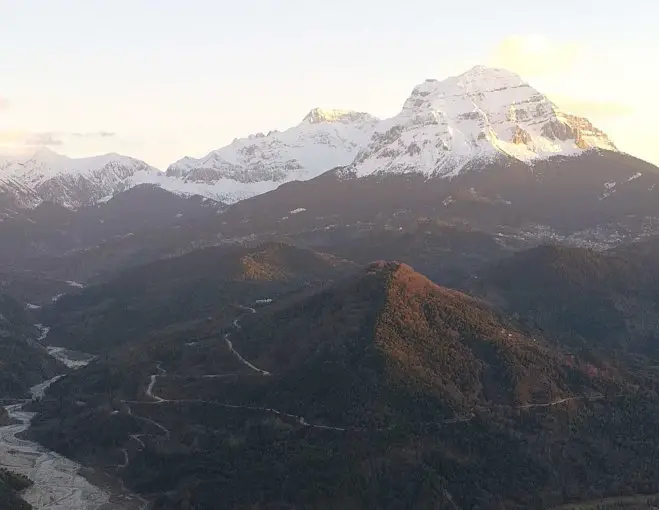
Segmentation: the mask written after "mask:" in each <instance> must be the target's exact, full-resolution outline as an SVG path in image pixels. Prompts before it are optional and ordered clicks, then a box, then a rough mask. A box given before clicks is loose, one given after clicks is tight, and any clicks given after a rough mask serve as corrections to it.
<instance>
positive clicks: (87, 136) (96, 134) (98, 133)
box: [71, 131, 117, 138]
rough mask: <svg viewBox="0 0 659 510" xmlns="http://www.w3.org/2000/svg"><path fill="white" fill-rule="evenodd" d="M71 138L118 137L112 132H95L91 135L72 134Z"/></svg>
mask: <svg viewBox="0 0 659 510" xmlns="http://www.w3.org/2000/svg"><path fill="white" fill-rule="evenodd" d="M71 136H74V137H76V138H111V137H113V136H117V133H113V132H112V131H94V132H91V133H71Z"/></svg>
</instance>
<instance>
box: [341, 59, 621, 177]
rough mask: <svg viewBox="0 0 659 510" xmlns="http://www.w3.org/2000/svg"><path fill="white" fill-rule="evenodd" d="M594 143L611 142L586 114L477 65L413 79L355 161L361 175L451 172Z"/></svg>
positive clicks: (606, 144)
mask: <svg viewBox="0 0 659 510" xmlns="http://www.w3.org/2000/svg"><path fill="white" fill-rule="evenodd" d="M593 148H597V149H606V150H616V148H615V146H614V145H613V143H612V142H611V141H610V140H609V139H608V137H607V136H606V135H605V134H604V133H603V132H601V131H599V130H598V129H596V128H594V127H593V126H592V125H591V124H590V122H588V121H587V120H586V119H583V118H580V117H576V116H573V115H568V114H565V113H563V112H561V111H560V110H559V109H558V107H557V106H556V105H555V104H553V103H552V102H551V101H550V100H549V99H548V98H547V97H546V96H545V95H543V94H541V93H540V92H538V91H537V90H536V89H534V88H533V87H531V86H530V85H529V84H528V83H526V82H525V81H524V80H522V79H521V78H520V77H519V76H518V75H516V74H515V73H512V72H510V71H507V70H505V69H493V68H487V67H484V66H477V67H474V68H472V69H470V70H469V71H467V72H466V73H463V74H461V75H459V76H455V77H451V78H448V79H446V80H443V81H437V80H426V81H425V82H424V83H422V84H420V85H418V86H416V87H415V88H414V89H413V91H412V94H411V95H410V97H409V98H408V99H407V101H405V103H404V105H403V108H402V110H401V112H400V113H399V114H398V115H397V116H395V117H393V118H391V119H388V120H385V121H383V122H382V123H380V124H379V125H378V127H377V129H376V132H375V133H374V135H373V138H372V140H371V141H370V143H369V144H368V146H367V147H366V148H365V149H364V150H363V151H361V152H360V154H359V155H358V156H357V157H356V159H355V161H354V163H353V168H354V170H355V171H356V172H357V174H358V175H368V174H371V173H382V172H384V173H387V172H392V173H405V172H421V173H424V174H427V175H433V176H452V175H456V173H458V172H459V171H460V170H461V169H462V168H463V167H464V166H465V165H466V164H467V163H468V162H470V161H473V160H477V159H482V160H484V159H493V158H497V157H501V156H508V157H512V158H515V159H519V160H522V161H525V162H532V161H533V160H536V159H539V158H546V157H551V156H556V155H576V154H580V153H582V152H583V151H584V150H588V149H593Z"/></svg>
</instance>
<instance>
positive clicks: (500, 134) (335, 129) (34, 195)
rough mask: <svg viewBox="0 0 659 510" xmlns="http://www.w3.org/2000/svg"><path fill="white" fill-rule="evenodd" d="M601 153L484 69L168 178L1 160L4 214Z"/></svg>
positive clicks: (314, 114) (149, 172) (274, 136)
mask: <svg viewBox="0 0 659 510" xmlns="http://www.w3.org/2000/svg"><path fill="white" fill-rule="evenodd" d="M593 150H600V151H613V152H615V151H616V147H615V145H614V144H613V142H611V140H609V138H608V137H607V136H606V134H605V133H603V132H602V131H600V130H599V129H597V128H596V127H594V126H592V125H591V123H590V122H589V121H588V120H587V119H584V118H580V117H576V116H574V115H570V114H568V113H566V112H562V111H560V110H559V109H558V108H557V107H556V105H554V104H553V103H552V102H551V101H550V100H549V99H548V98H547V97H546V96H544V95H543V94H542V93H540V92H539V91H537V90H536V89H534V88H533V87H531V86H530V85H529V84H527V83H525V82H524V81H523V80H522V79H521V78H520V77H519V76H517V75H516V74H514V73H511V72H509V71H506V70H503V69H490V68H486V67H482V66H478V67H475V68H473V69H471V70H469V71H467V72H466V73H464V74H462V75H460V76H456V77H451V78H448V79H446V80H443V81H437V80H427V81H426V82H424V83H422V84H420V85H418V86H417V87H415V88H414V90H413V91H412V94H411V95H410V97H409V98H408V99H407V100H406V101H405V103H404V104H403V108H402V110H401V112H400V113H399V114H398V115H396V116H394V117H392V118H390V119H386V120H382V121H380V120H378V119H377V118H375V117H373V116H372V115H369V114H367V113H360V112H353V111H344V110H323V109H320V108H315V109H313V110H311V111H310V112H309V113H308V114H307V115H306V116H305V117H304V119H303V120H302V122H301V123H300V124H299V125H297V126H294V127H292V128H290V129H287V130H285V131H283V132H279V131H271V132H269V133H267V134H263V133H258V134H254V135H250V136H248V137H246V138H240V139H235V140H234V141H233V142H232V143H231V144H230V145H227V146H225V147H222V148H220V149H218V150H215V151H213V152H211V153H209V154H207V155H206V156H204V157H202V158H199V159H195V158H190V157H185V158H183V159H181V160H179V161H177V162H175V163H174V164H172V165H170V167H169V168H168V169H167V172H166V173H163V172H160V171H158V170H156V169H155V168H153V167H150V166H149V165H147V164H146V163H144V162H142V161H139V160H136V159H133V158H129V157H126V156H120V155H117V154H108V155H103V156H97V157H93V158H81V159H73V158H68V157H65V156H61V155H58V154H56V153H54V152H52V151H50V150H48V149H40V150H38V151H36V152H35V153H33V154H29V155H27V156H21V157H18V158H13V159H12V158H7V157H4V158H0V179H1V180H0V193H2V196H11V197H13V199H12V200H13V203H12V204H8V205H6V206H3V209H4V210H5V214H10V213H11V209H12V207H31V206H33V205H34V204H35V203H38V202H39V201H44V200H45V201H51V202H55V203H58V204H61V205H64V206H66V207H69V208H78V207H82V206H87V205H93V204H97V203H98V202H99V201H102V200H104V199H107V198H109V197H111V196H113V195H114V194H116V193H118V192H121V191H124V190H126V189H129V188H131V187H133V186H136V185H139V184H152V185H156V186H159V187H161V188H163V189H165V190H167V191H170V192H173V193H176V194H181V195H186V196H190V195H200V196H203V197H207V198H210V199H213V200H216V201H219V202H224V203H235V202H238V201H240V200H243V199H246V198H249V197H252V196H255V195H260V194H263V193H266V192H268V191H272V190H274V189H276V188H277V187H279V186H280V185H282V184H284V183H287V182H291V181H306V180H309V179H312V178H315V177H318V176H319V175H321V174H322V173H324V172H326V171H329V170H332V169H334V168H338V167H343V168H345V170H343V173H344V174H345V175H347V176H353V177H354V176H356V177H365V176H371V175H383V174H408V173H409V174H419V175H423V176H426V177H450V178H453V177H456V176H458V175H461V174H464V173H465V171H468V170H470V169H472V170H473V169H482V168H483V167H485V166H491V165H506V164H510V163H511V162H513V163H519V162H522V163H524V164H528V165H531V166H533V165H535V164H536V163H537V162H539V161H543V160H546V159H547V158H552V157H556V156H563V157H566V156H579V155H582V154H584V153H586V152H589V151H593ZM3 200H4V202H9V200H8V199H3Z"/></svg>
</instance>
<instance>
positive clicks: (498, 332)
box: [235, 262, 593, 426]
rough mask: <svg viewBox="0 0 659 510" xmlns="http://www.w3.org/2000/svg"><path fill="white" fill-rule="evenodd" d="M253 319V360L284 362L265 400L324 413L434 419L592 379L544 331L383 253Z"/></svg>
mask: <svg viewBox="0 0 659 510" xmlns="http://www.w3.org/2000/svg"><path fill="white" fill-rule="evenodd" d="M248 319H253V320H249V321H247V320H246V322H245V323H244V325H243V328H242V329H241V331H240V332H239V333H238V335H237V336H236V340H235V343H236V344H237V345H240V346H241V352H242V354H243V355H244V356H245V357H246V358H247V359H250V360H251V361H252V362H253V363H254V364H255V365H256V366H258V367H260V368H262V369H264V370H267V371H269V372H271V373H276V374H281V378H279V379H278V380H277V381H276V382H275V383H273V384H271V385H269V386H268V390H267V395H264V398H265V402H260V403H261V404H262V405H274V406H275V407H279V406H287V407H288V409H289V410H290V412H292V413H293V414H296V415H298V414H304V415H305V416H306V417H312V418H313V419H314V420H315V421H318V420H322V421H327V422H329V423H343V424H345V425H347V426H359V425H361V426H364V425H366V424H367V423H368V424H370V425H371V426H372V425H373V424H374V423H373V422H371V420H373V421H374V422H375V423H377V425H378V426H383V425H386V424H387V423H388V422H394V423H395V422H398V421H401V420H402V421H407V420H411V421H421V422H427V421H431V422H432V421H435V420H439V419H448V418H450V417H451V416H454V415H456V414H464V413H468V412H469V411H470V410H473V408H474V406H482V405H493V404H501V405H513V404H516V405H520V404H525V403H529V402H538V401H550V400H552V399H556V398H559V397H563V396H566V395H568V394H569V393H570V392H574V391H580V392H586V391H591V390H592V389H593V388H592V386H589V385H592V384H593V383H592V381H591V382H589V381H587V380H586V379H584V377H583V374H581V375H580V374H579V370H575V369H573V368H571V367H570V364H569V363H568V360H567V359H562V358H561V357H560V356H558V355H557V354H556V353H555V352H553V351H552V350H551V349H550V348H548V347H547V346H545V344H544V343H543V342H542V341H541V340H538V339H535V340H534V339H531V338H529V337H528V336H527V335H526V334H525V333H523V332H520V331H519V330H517V329H516V328H515V326H514V325H513V324H512V323H509V322H507V321H506V320H505V319H504V320H502V319H501V318H500V317H497V316H496V315H495V314H494V313H493V312H492V311H491V310H490V309H489V308H488V306H487V305H485V304H484V303H482V302H479V301H477V300H475V299H473V298H471V297H469V296H466V295H464V294H461V293H459V292H457V291H454V290H451V289H446V288H443V287H439V286H437V285H436V284H434V283H432V282H431V281H430V280H428V279H427V278H426V277H424V276H422V275H420V274H419V273H416V272H414V270H412V269H411V268H410V267H409V266H407V265H405V264H400V263H384V262H378V263H374V264H372V265H370V266H368V267H367V269H366V270H365V271H364V273H363V274H362V275H361V276H360V277H358V278H352V279H349V280H348V281H345V282H342V283H339V284H337V285H335V286H333V287H331V288H329V289H327V290H324V291H322V292H320V293H318V294H316V295H314V296H311V297H307V298H304V299H302V300H300V301H299V302H293V303H291V304H288V305H287V304H282V305H280V306H274V307H272V310H271V311H270V312H268V311H264V312H263V317H261V316H258V315H255V316H253V317H250V318H248ZM330 382H331V383H330ZM328 384H330V386H331V387H330V386H328ZM573 385H574V386H573ZM356 388H359V390H358V391H357V390H356ZM419 392H421V393H422V394H423V395H424V396H423V397H421V396H420V395H419V394H418V393H419ZM419 398H423V399H428V400H427V401H426V402H425V403H424V404H423V405H421V402H419V400H418V399H419ZM275 404H276V405H275Z"/></svg>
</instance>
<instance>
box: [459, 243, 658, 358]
mask: <svg viewBox="0 0 659 510" xmlns="http://www.w3.org/2000/svg"><path fill="white" fill-rule="evenodd" d="M635 246H636V245H631V246H628V247H626V248H625V250H624V251H625V253H624V254H623V253H597V252H594V251H591V250H585V249H577V248H565V247H560V246H541V247H538V248H534V249H532V250H528V251H525V252H520V253H517V254H515V255H514V256H513V257H511V258H509V259H504V260H502V261H500V262H498V263H496V264H494V265H493V266H491V267H489V268H487V269H485V270H483V271H482V272H480V273H478V275H477V277H476V278H475V279H472V280H471V281H470V282H468V284H467V286H468V287H469V288H470V289H471V290H472V291H473V292H476V293H477V294H479V295H481V296H483V297H484V298H486V299H488V300H491V301H492V302H494V303H496V304H498V305H499V306H501V307H502V308H503V309H505V310H507V311H508V312H514V313H517V314H519V316H520V317H521V318H523V319H525V320H526V321H527V322H528V323H530V324H532V325H533V326H534V327H539V328H541V329H543V330H545V331H548V332H551V333H552V334H553V336H554V337H555V338H557V339H559V340H561V341H562V342H564V343H566V344H567V345H570V346H572V347H573V348H580V347H586V348H587V349H589V350H592V351H599V352H601V351H610V350H612V349H614V350H619V351H625V352H628V353H632V354H643V355H649V356H652V357H654V358H656V357H657V356H659V342H658V340H659V326H658V325H659V291H658V290H657V288H658V286H659V263H658V262H657V260H656V259H649V258H645V257H639V256H637V254H634V250H633V248H634V247H635ZM621 251H622V250H621Z"/></svg>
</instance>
